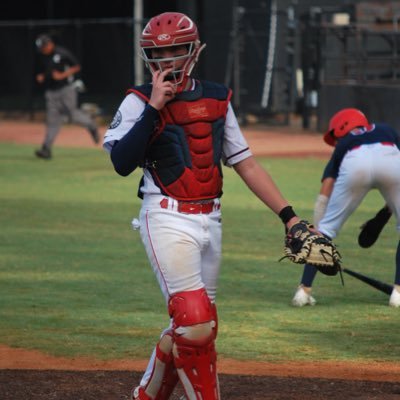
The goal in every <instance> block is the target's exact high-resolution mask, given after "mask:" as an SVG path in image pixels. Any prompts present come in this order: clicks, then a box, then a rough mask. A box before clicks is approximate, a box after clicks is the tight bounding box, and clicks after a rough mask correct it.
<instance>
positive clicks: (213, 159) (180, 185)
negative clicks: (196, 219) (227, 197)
mask: <svg viewBox="0 0 400 400" xmlns="http://www.w3.org/2000/svg"><path fill="white" fill-rule="evenodd" d="M151 89H152V86H151V85H150V84H145V85H142V86H137V87H134V88H133V89H131V90H129V92H133V93H135V94H136V95H138V96H139V97H141V98H142V99H143V100H144V101H146V102H148V101H149V100H150V96H151ZM230 98H231V90H229V89H227V88H226V87H225V86H222V85H219V84H216V83H211V82H206V81H201V82H199V81H196V88H195V90H193V91H190V92H182V93H180V94H178V95H177V96H176V97H175V98H174V100H172V101H170V102H168V103H167V104H166V105H165V107H164V108H163V109H162V110H161V111H160V120H159V123H158V126H157V127H156V129H155V131H154V133H153V135H152V137H151V139H150V141H149V144H148V148H147V150H146V160H145V165H144V167H145V168H147V169H148V170H149V171H150V173H151V174H152V177H153V179H154V182H155V183H156V184H157V186H158V187H159V188H160V190H161V192H162V193H163V194H165V195H168V196H170V197H173V198H175V199H177V200H186V201H194V200H204V199H212V198H216V197H220V196H221V194H222V170H221V156H222V143H223V138H224V126H225V118H226V113H227V110H228V103H229V100H230Z"/></svg>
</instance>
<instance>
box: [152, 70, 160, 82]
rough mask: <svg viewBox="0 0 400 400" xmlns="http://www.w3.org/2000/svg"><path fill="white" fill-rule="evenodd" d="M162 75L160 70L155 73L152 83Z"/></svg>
mask: <svg viewBox="0 0 400 400" xmlns="http://www.w3.org/2000/svg"><path fill="white" fill-rule="evenodd" d="M159 76H160V71H159V70H157V71H155V72H154V73H153V77H152V83H153V85H155V84H156V83H157V81H158V77H159Z"/></svg>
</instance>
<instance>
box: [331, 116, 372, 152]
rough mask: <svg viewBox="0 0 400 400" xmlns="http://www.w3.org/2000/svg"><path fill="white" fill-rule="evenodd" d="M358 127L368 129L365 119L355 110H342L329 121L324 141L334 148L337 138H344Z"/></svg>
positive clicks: (368, 124)
mask: <svg viewBox="0 0 400 400" xmlns="http://www.w3.org/2000/svg"><path fill="white" fill-rule="evenodd" d="M359 126H363V127H367V128H368V129H369V128H370V123H369V122H368V119H367V117H366V116H365V115H364V114H363V113H362V112H361V111H360V110H358V109H357V108H344V109H343V110H340V111H338V112H337V113H336V114H335V115H334V116H333V117H332V118H331V119H330V121H329V129H328V132H326V133H325V135H324V141H325V143H327V144H329V145H330V146H335V145H336V142H337V140H338V139H339V138H341V137H343V136H346V135H347V134H348V133H349V132H350V131H351V130H353V129H354V128H357V127H359Z"/></svg>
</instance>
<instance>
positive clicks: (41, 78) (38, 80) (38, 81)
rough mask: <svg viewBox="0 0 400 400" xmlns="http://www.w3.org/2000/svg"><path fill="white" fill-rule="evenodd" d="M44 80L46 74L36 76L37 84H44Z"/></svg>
mask: <svg viewBox="0 0 400 400" xmlns="http://www.w3.org/2000/svg"><path fill="white" fill-rule="evenodd" d="M44 79H45V76H44V74H37V75H36V82H37V83H43V82H44Z"/></svg>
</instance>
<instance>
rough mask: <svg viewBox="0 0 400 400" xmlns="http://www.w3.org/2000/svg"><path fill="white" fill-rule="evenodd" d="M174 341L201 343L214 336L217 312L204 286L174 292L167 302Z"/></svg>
mask: <svg viewBox="0 0 400 400" xmlns="http://www.w3.org/2000/svg"><path fill="white" fill-rule="evenodd" d="M168 311H169V314H170V316H171V318H172V321H173V331H174V339H175V342H177V343H178V342H181V343H186V344H187V343H189V342H190V343H193V344H194V345H200V346H201V345H203V344H206V343H209V342H211V341H212V340H214V339H215V337H216V326H217V321H216V318H217V312H216V307H215V304H212V303H211V301H210V299H209V297H208V295H207V292H206V290H205V289H204V288H202V289H198V290H192V291H187V292H180V293H176V294H174V295H173V296H172V297H171V299H170V301H169V304H168Z"/></svg>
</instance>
